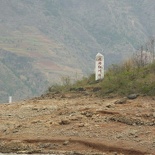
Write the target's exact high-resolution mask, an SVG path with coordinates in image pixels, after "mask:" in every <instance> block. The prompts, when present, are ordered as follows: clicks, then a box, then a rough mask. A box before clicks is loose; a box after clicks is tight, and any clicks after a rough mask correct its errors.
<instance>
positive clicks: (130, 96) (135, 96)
mask: <svg viewBox="0 0 155 155" xmlns="http://www.w3.org/2000/svg"><path fill="white" fill-rule="evenodd" d="M138 96H139V95H138V94H130V95H128V99H131V100H133V99H136V98H137V97H138Z"/></svg>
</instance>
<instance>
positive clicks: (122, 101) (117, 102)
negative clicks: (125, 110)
mask: <svg viewBox="0 0 155 155" xmlns="http://www.w3.org/2000/svg"><path fill="white" fill-rule="evenodd" d="M126 101H127V98H126V97H125V98H121V99H119V100H117V101H115V104H125V103H126Z"/></svg>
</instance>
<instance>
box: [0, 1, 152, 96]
mask: <svg viewBox="0 0 155 155" xmlns="http://www.w3.org/2000/svg"><path fill="white" fill-rule="evenodd" d="M0 4H1V5H0V48H1V49H2V51H9V54H10V57H12V54H15V57H17V58H18V57H21V56H22V57H24V58H26V59H28V60H32V61H30V62H29V64H31V67H30V68H31V70H30V72H29V74H31V75H32V76H34V74H35V70H37V71H38V73H39V76H41V78H42V76H43V77H44V78H43V79H44V80H42V84H41V85H43V83H44V81H48V83H54V82H60V81H61V77H62V76H71V77H72V78H73V79H77V78H79V77H81V76H83V75H87V74H89V73H92V72H93V71H94V59H95V55H96V54H97V53H98V52H102V53H103V54H104V55H105V58H106V59H105V66H106V67H107V66H108V65H110V64H113V63H117V62H119V61H122V60H123V59H124V58H127V57H129V56H130V55H132V53H133V52H134V51H135V49H137V48H139V47H140V45H141V44H143V43H145V42H146V41H147V39H148V38H149V36H153V35H155V18H154V16H155V2H154V1H152V0H147V1H146V0H137V1H136V2H135V1H133V0H108V1H107V0H97V1H94V0H89V3H88V1H87V0H78V1H77V0H67V1H64V0H44V1H42V0H33V1H32V0H26V1H23V0H11V1H10V0H0ZM2 53H3V52H1V55H0V57H2ZM11 61H16V60H14V59H13V60H11ZM11 61H8V62H7V66H6V64H4V63H3V64H2V66H1V68H2V69H1V70H4V71H5V70H6V69H5V67H8V66H12V65H13V66H14V67H13V68H12V70H13V72H15V70H17V72H18V65H15V63H13V64H12V62H11ZM1 63H2V62H1ZM19 65H20V63H19ZM33 70H34V72H33ZM9 73H10V74H11V75H12V72H11V71H6V73H4V72H1V73H0V74H2V75H5V76H7V75H8V74H9ZM19 74H20V73H19ZM2 75H1V76H2ZM12 76H13V75H12ZM19 76H20V75H19ZM27 76H28V75H26V79H28V78H27ZM9 77H10V76H9ZM17 79H18V80H17V81H20V82H19V83H22V82H23V81H21V79H19V78H18V77H17ZM32 79H34V78H32ZM9 80H10V79H9ZM1 81H3V79H1ZM27 82H28V81H27V80H26V83H27ZM2 83H3V82H2ZM47 85H48V84H46V83H45V87H46V86H47ZM20 86H22V84H20ZM32 86H33V89H34V90H35V92H38V91H37V90H38V87H37V86H36V85H32ZM8 87H11V86H8ZM26 87H27V85H26V84H25V91H26V89H27V88H26ZM11 88H12V87H11ZM28 89H29V91H26V92H30V93H28V94H29V95H30V96H31V95H32V94H33V95H34V93H33V92H32V91H31V88H28ZM13 90H16V88H14V89H13ZM44 90H45V89H43V88H42V91H44ZM39 92H40V93H41V90H40V89H39ZM39 92H38V93H39ZM38 93H35V94H38ZM1 94H3V93H1ZM5 94H9V93H8V91H7V90H6V91H5ZM13 96H14V94H13ZM15 96H18V95H15ZM15 98H18V97H15ZM21 98H25V97H24V96H23V97H22V95H21Z"/></svg>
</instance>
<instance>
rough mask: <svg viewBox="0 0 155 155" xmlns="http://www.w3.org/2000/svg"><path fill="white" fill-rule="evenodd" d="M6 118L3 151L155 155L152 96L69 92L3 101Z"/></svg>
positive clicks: (0, 134)
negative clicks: (131, 97) (96, 95)
mask: <svg viewBox="0 0 155 155" xmlns="http://www.w3.org/2000/svg"><path fill="white" fill-rule="evenodd" d="M122 101H123V102H122ZM0 122H1V123H0V152H16V153H57V152H59V154H60V153H62V154H72V155H77V154H93V155H95V154H107V155H144V154H145V155H149V154H152V155H154V154H155V100H154V99H153V98H149V97H138V98H137V99H135V100H128V99H121V98H110V99H100V98H97V97H92V96H88V95H83V94H66V95H59V96H57V97H55V96H52V97H50V98H45V99H42V98H40V99H33V100H29V101H23V102H18V103H12V104H1V105H0Z"/></svg>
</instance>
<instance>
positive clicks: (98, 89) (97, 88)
mask: <svg viewBox="0 0 155 155" xmlns="http://www.w3.org/2000/svg"><path fill="white" fill-rule="evenodd" d="M100 90H101V87H95V88H93V92H97V91H100Z"/></svg>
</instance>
